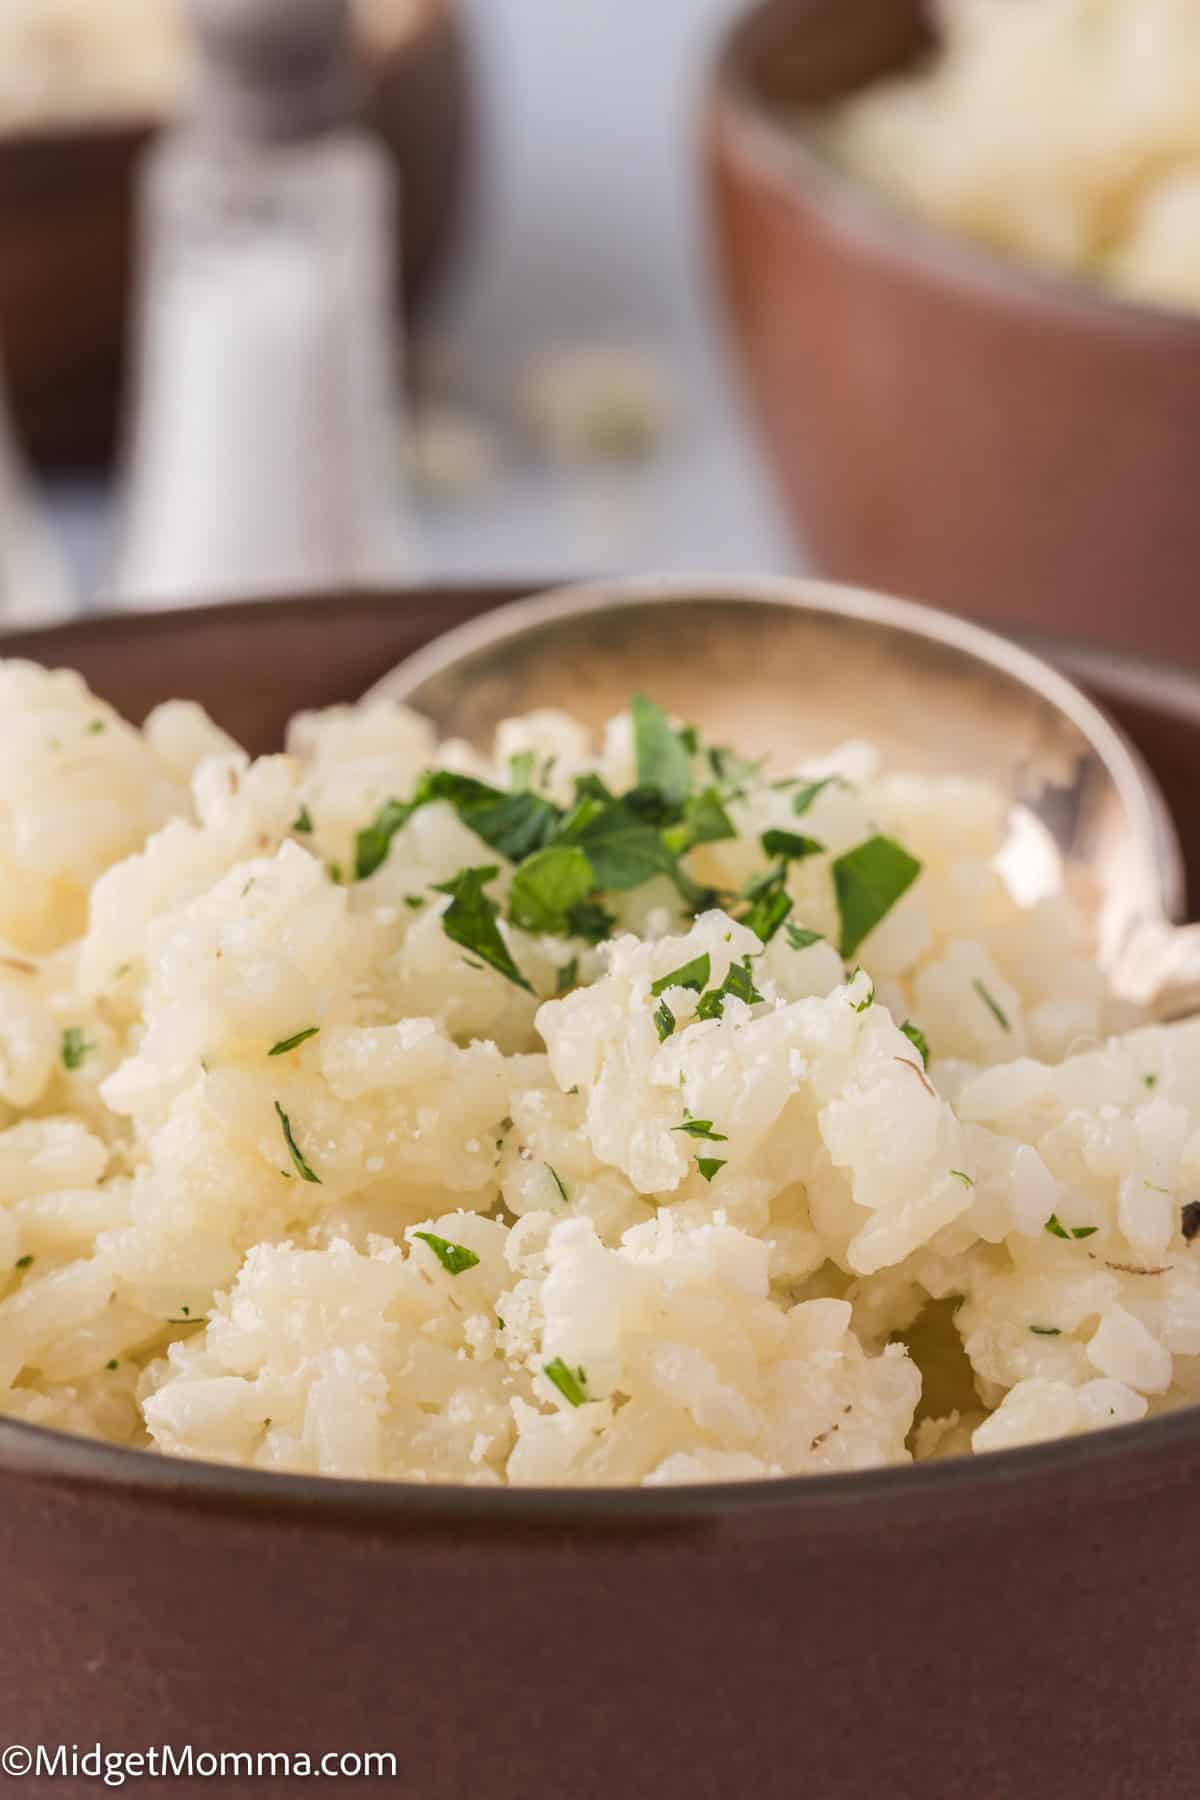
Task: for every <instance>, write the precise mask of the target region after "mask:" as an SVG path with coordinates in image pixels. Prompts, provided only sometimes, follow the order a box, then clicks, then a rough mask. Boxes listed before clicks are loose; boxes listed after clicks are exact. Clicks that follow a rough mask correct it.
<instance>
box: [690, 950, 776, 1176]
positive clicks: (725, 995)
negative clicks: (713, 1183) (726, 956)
mask: <svg viewBox="0 0 1200 1800" xmlns="http://www.w3.org/2000/svg"><path fill="white" fill-rule="evenodd" d="M761 999H762V995H761V994H760V993H759V991H758V989H757V988H756V987H755V985H754V977H753V975H752V974H751V972H750V958H749V957H748V956H747V957H745V958H743V960H742V961H741V962H740V963H731V964H730V966H729V973H728V975H726V977H725V979H724V981H723V982H722V983H721V985H720V987H718V988H710V989H709V990H708V992H707V993H706V994H701V996H700V1004H699V1006H697V1008H696V1017H697V1019H720V1018H722V1017H724V1013H725V1002H726V1000H744V1001H745V1003H746V1005H747V1006H755V1005H757V1004H758V1002H759V1001H760V1000H761ZM710 1179H711V1178H710Z"/></svg>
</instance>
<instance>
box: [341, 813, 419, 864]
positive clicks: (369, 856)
mask: <svg viewBox="0 0 1200 1800" xmlns="http://www.w3.org/2000/svg"><path fill="white" fill-rule="evenodd" d="M412 812H413V809H412V807H410V806H406V805H405V804H404V803H403V802H402V801H400V800H386V801H385V802H384V804H383V805H382V806H381V807H380V809H379V811H378V812H377V813H376V815H375V817H374V819H373V820H372V822H371V823H370V824H369V825H367V826H364V828H363V829H362V831H360V832H359V833H358V835H357V837H356V838H355V840H354V876H355V880H356V881H366V879H367V877H368V876H369V875H373V874H374V873H375V871H376V869H378V868H381V867H382V865H383V864H384V863H385V862H386V861H387V854H388V851H389V850H390V849H391V847H392V839H393V838H394V837H395V835H396V833H397V832H398V831H399V830H400V829H401V827H402V826H404V825H407V823H408V821H409V819H410V818H411V817H412ZM334 879H335V880H338V879H340V875H339V876H335V877H334Z"/></svg>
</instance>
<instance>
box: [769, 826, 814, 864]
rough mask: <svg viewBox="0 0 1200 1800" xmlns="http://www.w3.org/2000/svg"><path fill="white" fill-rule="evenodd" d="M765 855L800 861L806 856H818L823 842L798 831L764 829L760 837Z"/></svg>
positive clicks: (789, 860)
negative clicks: (804, 835)
mask: <svg viewBox="0 0 1200 1800" xmlns="http://www.w3.org/2000/svg"><path fill="white" fill-rule="evenodd" d="M759 841H760V843H761V844H762V847H763V851H764V853H765V854H766V855H767V856H778V857H782V858H783V860H784V861H785V862H802V861H803V860H804V858H805V857H806V856H820V855H822V853H823V852H824V849H825V846H824V844H819V843H818V842H817V840H816V838H810V837H803V836H802V835H801V834H800V832H798V831H764V832H763V834H762V837H761V838H760V840H759Z"/></svg>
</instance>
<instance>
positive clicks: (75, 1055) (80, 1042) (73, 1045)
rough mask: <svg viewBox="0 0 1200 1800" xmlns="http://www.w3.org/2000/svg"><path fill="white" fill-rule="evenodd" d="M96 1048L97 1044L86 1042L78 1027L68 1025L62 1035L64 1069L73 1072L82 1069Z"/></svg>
mask: <svg viewBox="0 0 1200 1800" xmlns="http://www.w3.org/2000/svg"><path fill="white" fill-rule="evenodd" d="M95 1048H96V1046H95V1044H89V1043H88V1042H87V1041H86V1039H85V1038H84V1035H83V1032H82V1030H81V1029H80V1027H79V1026H78V1025H68V1026H67V1029H66V1030H65V1031H64V1032H63V1034H62V1059H63V1067H64V1068H67V1069H71V1070H75V1069H80V1068H82V1067H83V1064H84V1062H85V1060H86V1059H87V1058H88V1057H89V1056H90V1055H91V1053H92V1051H93V1050H94V1049H95Z"/></svg>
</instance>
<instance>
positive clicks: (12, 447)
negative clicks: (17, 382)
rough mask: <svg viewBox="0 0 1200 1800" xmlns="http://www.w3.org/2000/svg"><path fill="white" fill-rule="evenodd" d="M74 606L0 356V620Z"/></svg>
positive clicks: (50, 617) (46, 617) (29, 621)
mask: <svg viewBox="0 0 1200 1800" xmlns="http://www.w3.org/2000/svg"><path fill="white" fill-rule="evenodd" d="M77 610H78V595H77V593H76V591H75V587H74V583H73V581H72V579H71V576H70V573H69V570H68V567H67V560H66V557H65V555H64V554H63V552H62V550H61V548H60V546H59V544H58V542H57V540H56V538H55V537H54V534H53V532H52V531H51V529H50V526H49V524H48V522H47V520H46V516H45V514H44V512H43V510H42V507H41V505H40V503H39V500H38V497H37V492H36V489H35V487H34V483H33V479H32V477H31V475H30V473H29V469H28V467H27V465H26V462H25V458H24V455H23V454H22V452H21V449H20V446H19V444H18V442H17V436H16V432H15V430H14V429H13V425H12V420H11V416H10V412H9V405H8V388H7V383H6V381H5V378H4V368H3V363H2V362H0V623H2V624H4V625H6V626H15V625H50V624H54V623H56V622H57V621H58V620H60V619H67V618H70V617H71V615H72V614H73V613H75V612H76V611H77Z"/></svg>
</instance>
